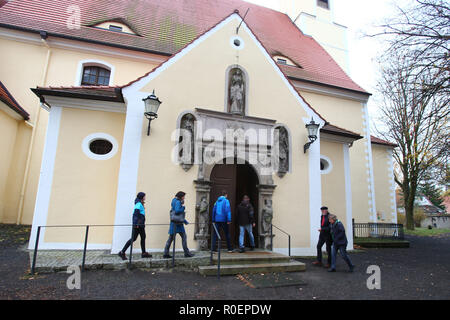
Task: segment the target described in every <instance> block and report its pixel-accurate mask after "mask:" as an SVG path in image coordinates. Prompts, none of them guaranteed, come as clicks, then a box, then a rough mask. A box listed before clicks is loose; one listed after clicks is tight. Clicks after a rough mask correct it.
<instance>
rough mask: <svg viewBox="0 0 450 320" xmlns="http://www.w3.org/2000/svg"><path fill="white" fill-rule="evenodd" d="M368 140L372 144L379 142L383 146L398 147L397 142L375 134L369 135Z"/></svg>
mask: <svg viewBox="0 0 450 320" xmlns="http://www.w3.org/2000/svg"><path fill="white" fill-rule="evenodd" d="M370 142H372V143H374V144H379V145H383V146H388V147H393V148H395V147H398V145H397V144H395V143H392V142H389V141H386V140H383V139H380V138H377V137H375V136H370Z"/></svg>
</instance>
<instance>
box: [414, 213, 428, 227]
mask: <svg viewBox="0 0 450 320" xmlns="http://www.w3.org/2000/svg"><path fill="white" fill-rule="evenodd" d="M426 217H427V216H426V215H425V212H424V211H423V210H422V209H420V208H414V225H415V226H416V227H420V223H421V222H422V221H423V220H424V219H425V218H426Z"/></svg>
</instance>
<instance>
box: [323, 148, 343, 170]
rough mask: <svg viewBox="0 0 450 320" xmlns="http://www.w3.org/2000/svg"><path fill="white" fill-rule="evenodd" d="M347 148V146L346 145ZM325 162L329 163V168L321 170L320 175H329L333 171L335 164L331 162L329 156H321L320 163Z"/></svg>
mask: <svg viewBox="0 0 450 320" xmlns="http://www.w3.org/2000/svg"><path fill="white" fill-rule="evenodd" d="M344 146H345V144H344ZM322 160H325V161H326V162H327V163H328V167H327V168H325V169H323V170H320V174H328V173H330V172H331V171H332V170H333V163H332V162H331V159H330V158H328V157H327V156H324V155H323V154H321V155H320V161H322Z"/></svg>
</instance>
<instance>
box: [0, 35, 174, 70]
mask: <svg viewBox="0 0 450 320" xmlns="http://www.w3.org/2000/svg"><path fill="white" fill-rule="evenodd" d="M0 37H2V38H4V39H8V40H14V41H19V42H24V43H32V44H38V45H42V41H41V37H40V36H39V34H36V33H31V32H27V31H17V30H11V29H7V28H0ZM47 43H49V45H50V46H51V47H52V48H60V49H65V50H70V51H76V52H83V53H86V52H87V53H90V54H101V55H105V56H109V57H115V58H119V59H127V60H134V61H139V62H147V63H148V62H149V63H154V64H160V63H161V62H163V61H165V60H167V59H168V58H169V56H167V57H166V56H162V55H158V54H153V53H147V52H140V51H137V50H133V49H123V48H116V47H113V46H108V45H102V44H93V43H87V42H85V41H78V40H68V39H62V38H58V37H53V36H50V37H49V38H48V39H47Z"/></svg>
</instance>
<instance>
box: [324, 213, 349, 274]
mask: <svg viewBox="0 0 450 320" xmlns="http://www.w3.org/2000/svg"><path fill="white" fill-rule="evenodd" d="M328 219H329V221H330V225H331V236H332V238H333V246H332V249H331V268H330V269H328V271H329V272H336V255H337V252H338V251H339V252H340V253H341V256H342V259H344V261H345V262H346V263H347V265H348V267H349V271H350V272H353V269H355V266H354V265H353V263H352V261H351V260H350V258H349V256H348V254H347V244H348V241H347V236H346V235H345V228H344V225H343V224H342V222H340V221H339V220H338V219H337V217H336V216H335V215H334V214H330V215H329V217H328Z"/></svg>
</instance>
